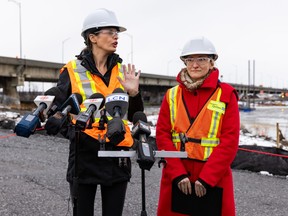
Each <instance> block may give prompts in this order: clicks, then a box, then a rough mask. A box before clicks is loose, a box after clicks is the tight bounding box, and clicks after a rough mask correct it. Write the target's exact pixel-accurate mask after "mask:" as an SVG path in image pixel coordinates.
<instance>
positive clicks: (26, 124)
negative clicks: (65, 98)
mask: <svg viewBox="0 0 288 216" xmlns="http://www.w3.org/2000/svg"><path fill="white" fill-rule="evenodd" d="M58 90H59V89H58V88H56V87H52V88H50V89H48V90H47V91H46V92H45V93H44V95H39V96H37V97H36V98H35V99H34V103H35V104H36V105H37V108H36V110H35V111H34V112H33V113H28V114H26V115H24V117H23V118H22V119H21V120H20V122H19V123H18V124H17V125H16V126H15V128H14V132H15V133H16V135H17V136H22V137H29V136H30V135H31V134H32V133H34V132H35V130H36V128H37V127H40V126H41V123H40V121H41V122H44V121H45V118H44V114H45V113H46V112H47V111H48V110H49V108H50V106H51V104H52V102H53V100H54V98H55V96H57V94H58Z"/></svg>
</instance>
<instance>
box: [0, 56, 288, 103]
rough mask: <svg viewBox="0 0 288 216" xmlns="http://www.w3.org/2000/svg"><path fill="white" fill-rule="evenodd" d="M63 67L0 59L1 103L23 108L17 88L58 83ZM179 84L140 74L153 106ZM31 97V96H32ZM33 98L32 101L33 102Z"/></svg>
mask: <svg viewBox="0 0 288 216" xmlns="http://www.w3.org/2000/svg"><path fill="white" fill-rule="evenodd" d="M63 65H64V64H61V63H54V62H45V61H36V60H30V59H20V58H10V57H1V56H0V77H1V79H0V88H2V89H3V98H2V102H1V101H0V102H1V103H2V104H4V105H6V106H12V107H15V108H20V105H21V102H20V98H22V97H20V94H21V93H19V92H18V91H17V86H23V85H24V81H32V82H33V81H34V82H52V83H53V82H55V83H56V82H57V80H58V77H59V70H60V69H61V68H62V66H63ZM177 84H178V83H177V82H176V81H175V77H172V76H165V75H155V74H148V73H141V76H140V89H141V92H142V96H143V99H144V101H146V102H148V103H150V104H153V103H155V104H159V103H160V102H161V100H162V98H163V95H164V94H165V92H166V90H167V89H168V88H170V87H172V86H174V85H177ZM230 84H231V85H232V86H233V87H234V88H235V89H236V90H237V91H238V93H239V94H241V95H243V94H245V95H249V94H257V93H260V92H265V93H268V94H283V95H285V94H286V95H287V92H288V90H287V89H281V88H270V87H263V86H248V85H244V84H236V83H230ZM32 95H33V94H30V96H32ZM28 96H29V95H28ZM33 96H34V95H33ZM26 97H27V96H26ZM34 98H35V97H34ZM34 98H30V99H31V101H32V100H33V99H34Z"/></svg>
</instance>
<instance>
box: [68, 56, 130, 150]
mask: <svg viewBox="0 0 288 216" xmlns="http://www.w3.org/2000/svg"><path fill="white" fill-rule="evenodd" d="M66 67H67V70H68V73H69V77H70V81H71V87H72V94H73V93H79V94H81V95H82V98H83V101H84V100H85V99H87V98H89V97H90V96H91V95H92V94H94V93H101V94H102V95H103V96H104V97H106V96H107V95H109V94H111V93H112V92H113V91H114V90H115V89H116V88H122V89H123V86H122V85H121V84H120V82H119V80H118V79H117V76H120V77H121V78H123V76H124V75H123V72H122V71H121V64H120V63H118V64H117V65H115V66H114V68H113V69H112V72H111V77H110V81H109V85H108V86H106V84H105V83H104V82H103V80H102V79H101V78H100V77H99V76H97V75H95V74H92V73H90V71H88V70H87V69H86V68H85V67H83V66H82V65H81V61H80V60H78V59H76V60H72V61H70V62H68V63H67V65H66ZM80 107H81V111H82V112H83V111H85V110H86V108H85V107H84V104H83V103H82V104H81V105H80ZM99 113H100V112H98V113H97V115H96V118H95V120H94V123H93V124H92V129H85V130H84V133H86V134H88V135H89V136H91V137H93V138H94V139H97V140H99V138H101V139H106V142H109V140H108V138H106V136H105V135H106V133H107V129H105V130H99V129H98V126H99V120H100V118H99V117H100V115H99ZM107 117H108V119H109V118H110V119H111V116H107ZM76 118H77V116H74V123H75V119H76ZM123 122H124V125H125V129H126V133H125V139H124V140H123V141H122V142H121V143H119V144H118V145H117V146H125V147H131V146H132V145H133V138H132V135H131V132H130V128H129V126H128V122H127V115H125V116H124V118H123ZM105 128H106V127H105Z"/></svg>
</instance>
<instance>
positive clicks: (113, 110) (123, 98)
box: [105, 88, 129, 146]
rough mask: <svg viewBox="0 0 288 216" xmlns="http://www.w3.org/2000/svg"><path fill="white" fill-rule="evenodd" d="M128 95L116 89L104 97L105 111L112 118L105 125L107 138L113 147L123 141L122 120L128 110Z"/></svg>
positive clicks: (123, 128) (124, 131)
mask: <svg viewBox="0 0 288 216" xmlns="http://www.w3.org/2000/svg"><path fill="white" fill-rule="evenodd" d="M128 100H129V96H128V94H126V93H124V91H123V90H122V89H121V88H117V89H115V90H114V91H113V93H112V94H110V95H108V96H107V97H106V103H105V109H106V111H107V112H108V113H109V114H110V116H112V117H113V119H111V120H110V121H108V123H107V137H108V139H109V141H110V143H111V144H112V145H114V146H116V145H117V144H119V143H120V142H122V141H123V140H124V139H125V133H126V130H125V126H124V124H123V122H122V118H123V117H124V116H125V114H126V112H127V110H128Z"/></svg>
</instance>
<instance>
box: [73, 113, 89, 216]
mask: <svg viewBox="0 0 288 216" xmlns="http://www.w3.org/2000/svg"><path fill="white" fill-rule="evenodd" d="M93 122H94V118H93V115H92V116H90V119H89V123H88V126H87V129H91V128H92V123H93ZM72 127H74V130H75V146H74V148H75V155H74V176H73V186H72V196H73V216H77V215H78V213H77V209H78V207H77V204H78V185H79V176H78V170H79V168H78V154H79V153H78V152H79V145H80V133H81V126H78V125H77V124H76V125H72ZM84 130H85V129H84Z"/></svg>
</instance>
